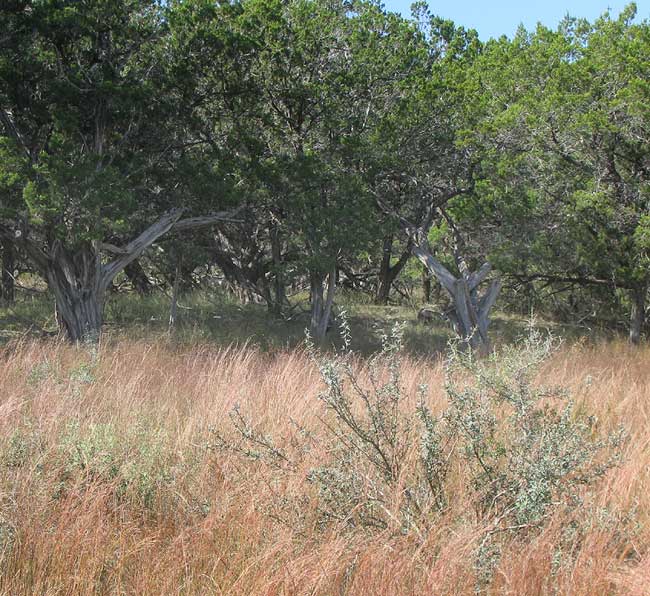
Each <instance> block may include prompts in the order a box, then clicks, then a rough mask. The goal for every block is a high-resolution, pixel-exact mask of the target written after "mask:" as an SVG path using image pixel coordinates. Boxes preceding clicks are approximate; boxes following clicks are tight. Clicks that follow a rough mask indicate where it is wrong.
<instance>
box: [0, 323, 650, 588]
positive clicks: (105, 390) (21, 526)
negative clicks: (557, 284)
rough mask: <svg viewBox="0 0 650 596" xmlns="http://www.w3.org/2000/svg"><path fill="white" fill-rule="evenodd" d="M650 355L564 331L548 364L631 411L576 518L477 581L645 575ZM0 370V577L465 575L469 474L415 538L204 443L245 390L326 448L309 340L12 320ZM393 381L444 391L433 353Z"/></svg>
mask: <svg viewBox="0 0 650 596" xmlns="http://www.w3.org/2000/svg"><path fill="white" fill-rule="evenodd" d="M649 358H650V350H649V349H647V348H643V349H639V350H631V349H629V348H628V347H627V346H626V345H625V344H623V343H618V342H612V343H609V344H606V345H605V344H599V345H597V346H593V345H592V346H588V345H580V344H575V345H573V346H566V347H565V348H564V349H563V351H561V352H560V353H559V354H557V355H555V357H554V359H553V361H552V362H551V363H550V364H549V365H548V368H547V369H546V371H545V374H544V377H545V378H548V379H551V381H552V382H553V383H557V384H559V385H562V386H565V387H567V388H568V389H569V390H570V391H571V392H572V393H573V395H574V397H575V399H576V401H577V404H578V406H579V408H580V409H583V410H584V411H587V412H592V413H594V414H595V415H596V417H597V426H598V428H599V429H602V430H604V431H607V430H610V429H613V428H615V427H616V426H617V425H619V424H620V423H623V424H624V425H625V426H626V427H627V428H628V429H629V433H630V440H629V441H628V443H627V446H626V447H625V454H624V455H625V457H624V463H623V465H621V466H619V467H617V468H615V469H613V470H611V471H610V472H609V473H608V474H607V476H606V477H605V478H604V479H603V480H602V481H601V482H600V483H599V484H598V485H597V487H596V492H595V494H594V496H593V499H592V500H591V501H590V502H589V503H588V504H587V506H586V508H585V509H583V510H582V511H580V512H579V515H578V516H579V517H580V518H581V519H580V523H582V524H583V526H582V527H584V528H586V530H585V531H584V532H582V533H580V534H579V536H578V535H573V534H571V532H570V529H571V528H572V527H573V525H572V524H574V523H575V522H576V520H574V519H568V518H567V517H565V516H564V515H563V514H561V513H557V514H556V515H555V516H554V517H553V518H552V519H551V520H550V521H549V523H548V524H547V525H546V526H545V529H544V530H543V531H542V532H540V533H538V534H535V535H533V536H531V537H530V538H528V539H525V540H521V539H515V538H513V539H512V540H511V541H507V542H506V544H505V546H504V552H503V553H502V556H501V558H500V562H499V563H498V567H497V569H496V571H495V574H494V576H493V579H492V582H491V584H489V586H487V587H486V591H485V593H487V594H517V595H523V594H526V595H529V594H530V595H535V594H540V595H542V594H566V595H572V596H580V595H584V596H587V595H588V596H599V595H602V596H605V595H611V594H632V595H638V596H641V595H644V594H647V586H648V585H650V550H648V547H649V546H650V529H649V527H648V525H647V522H648V512H650V491H649V490H648V489H649V488H650V486H649V482H648V481H649V479H650V425H649V424H648V422H649V420H648V419H649V417H650V405H649V404H650V369H649V368H648V366H647V362H648V359H649ZM358 366H359V367H363V366H365V365H364V364H363V360H360V361H359V364H358ZM0 383H1V386H2V388H3V391H2V394H1V395H0V467H1V469H2V472H1V473H0V544H1V546H0V552H1V554H0V564H1V565H2V573H1V574H0V593H1V594H6V595H7V596H9V595H11V596H19V595H23V594H24V595H27V594H47V595H58V594H60V595H63V594H66V595H69V594H84V595H85V594H165V595H166V594H183V595H197V596H198V595H201V596H203V595H209V594H214V595H217V594H229V595H240V594H241V595H252V594H268V595H276V594H278V595H279V594H284V595H304V594H313V595H322V596H330V595H334V594H354V595H376V594H390V595H392V594H395V595H402V594H403V595H409V594H454V595H464V594H467V595H469V594H474V593H475V587H476V571H475V561H476V548H477V544H478V541H479V540H480V536H481V531H482V529H481V526H480V522H479V521H477V520H476V519H474V517H473V516H472V515H471V507H469V506H468V505H469V504H468V502H467V500H466V499H465V496H466V495H464V494H463V492H462V488H461V485H460V484H459V485H458V487H459V488H458V492H457V493H456V494H454V495H452V497H453V498H452V499H450V506H449V507H448V509H447V510H446V511H445V512H444V513H443V514H442V515H441V517H440V519H439V520H438V523H437V524H436V525H435V526H434V527H433V528H432V530H431V531H430V532H429V533H428V534H427V535H426V536H425V537H420V538H417V537H414V536H413V535H410V534H409V535H403V534H401V533H400V532H395V531H394V529H393V530H389V529H387V530H382V531H368V530H362V529H357V530H354V529H353V530H350V529H349V528H347V529H346V528H344V527H336V526H332V527H323V526H320V525H319V524H317V523H314V522H311V521H310V520H312V518H313V514H314V507H316V503H317V495H315V494H314V487H313V486H312V485H311V484H310V483H308V482H307V480H306V473H305V474H292V475H287V476H286V477H285V476H282V474H280V475H278V474H273V475H271V474H269V472H268V469H267V468H265V467H264V466H262V465H258V464H256V463H255V462H252V463H250V464H246V463H245V462H242V459H241V458H239V457H237V456H236V455H235V454H232V453H228V452H223V451H215V450H214V449H212V448H211V445H212V444H213V442H214V434H213V430H212V429H219V430H220V431H221V432H224V433H227V432H229V429H230V428H231V425H230V421H229V418H228V412H229V411H231V409H232V408H233V406H234V405H235V404H239V406H240V408H241V411H242V412H243V413H245V415H246V416H249V417H250V419H251V421H252V424H253V425H254V427H255V429H256V430H258V431H260V432H268V433H270V434H273V436H275V437H278V438H279V439H278V440H279V441H280V443H281V445H282V446H284V447H287V448H289V447H290V446H291V445H293V444H294V441H295V439H296V437H297V433H298V432H299V429H301V428H307V429H312V430H313V432H314V433H315V437H314V441H315V442H314V448H313V449H312V450H311V452H310V453H309V454H308V457H307V460H308V461H307V462H306V463H305V466H309V465H313V464H314V463H320V462H323V461H327V460H328V459H329V458H331V457H332V454H331V453H328V452H326V451H323V448H322V444H321V443H320V442H319V441H318V433H319V431H318V429H319V428H322V425H321V424H320V422H319V421H320V418H321V416H322V409H321V404H320V402H319V401H318V399H317V394H318V393H319V392H320V391H321V390H322V383H321V380H320V376H319V374H318V371H317V370H316V369H315V366H314V364H313V362H312V361H311V360H310V359H309V358H308V357H307V356H306V355H305V354H304V353H303V352H302V351H300V350H296V349H286V350H282V349H276V350H274V351H273V352H267V351H263V350H261V349H260V348H258V347H251V346H248V347H246V346H240V347H230V348H227V347H218V346H215V345H213V344H211V343H208V342H204V343H200V342H197V341H195V342H194V343H193V344H192V345H186V344H180V345H179V343H178V342H176V341H174V340H172V339H169V338H167V339H165V338H162V336H161V337H160V338H159V339H157V340H156V341H152V340H151V339H124V338H122V339H121V340H120V341H112V340H111V341H108V342H106V343H104V344H102V345H101V346H100V347H99V348H97V349H93V350H90V351H88V350H86V349H83V348H75V347H72V346H68V345H65V344H63V343H60V342H57V341H55V340H34V339H31V338H23V339H21V340H18V341H13V342H9V343H8V344H7V345H6V346H5V347H4V348H3V349H2V351H1V352H0ZM403 383H404V388H405V392H406V393H407V394H408V395H412V396H415V395H416V394H417V390H418V386H419V385H420V384H421V383H426V384H428V386H429V387H430V391H429V395H428V400H429V402H430V406H431V408H432V409H433V410H434V411H437V410H440V408H442V407H443V405H444V401H445V394H444V388H443V385H444V378H443V371H442V368H441V365H440V364H437V363H435V362H433V361H431V360H430V359H425V360H423V359H421V358H418V357H411V358H408V359H407V360H406V361H405V364H404V370H403ZM459 473H462V469H460V470H459ZM278 499H279V501H278ZM296 499H297V500H296ZM301 499H302V501H300V500H301ZM278 502H282V503H289V504H290V503H295V502H303V503H304V505H302V506H301V507H302V509H301V512H302V515H303V522H302V523H300V524H287V523H285V521H284V520H283V519H282V516H278V515H276V514H275V513H274V512H277V504H278ZM314 519H315V518H314ZM626 520H627V521H626ZM559 545H564V546H565V548H564V549H563V550H561V551H560V550H559V549H558V546H559Z"/></svg>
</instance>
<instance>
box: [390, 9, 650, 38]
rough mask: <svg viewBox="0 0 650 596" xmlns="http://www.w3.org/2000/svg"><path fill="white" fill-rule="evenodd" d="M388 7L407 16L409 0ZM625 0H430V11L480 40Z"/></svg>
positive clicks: (640, 14) (646, 12)
mask: <svg viewBox="0 0 650 596" xmlns="http://www.w3.org/2000/svg"><path fill="white" fill-rule="evenodd" d="M383 2H384V5H385V7H386V9H387V10H390V11H395V12H401V13H402V14H403V15H404V16H410V14H411V3H412V0H383ZM627 4H629V2H628V1H626V0H624V1H619V0H538V1H536V2H527V1H526V0H521V1H519V2H517V1H516V0H447V1H446V2H444V1H443V2H441V1H439V0H438V1H436V0H429V6H430V7H431V12H432V13H433V14H437V15H439V16H441V17H445V18H447V19H451V20H452V21H454V22H455V23H456V24H457V25H463V26H464V27H465V28H467V29H476V30H477V31H478V33H479V37H480V38H481V39H482V40H484V41H485V40H488V39H489V38H490V37H500V36H501V35H507V36H508V37H512V36H513V35H514V33H515V31H516V30H517V27H518V26H519V25H520V24H521V23H523V25H524V26H525V27H526V29H533V28H534V27H535V25H536V24H537V23H538V22H541V23H543V24H544V25H546V26H548V27H552V28H553V27H555V26H556V25H557V24H558V23H559V21H561V20H562V18H563V17H564V16H566V14H567V13H568V14H570V15H571V16H574V17H586V18H587V19H589V20H590V21H593V20H594V19H595V18H597V17H598V16H600V15H601V14H602V13H603V12H605V11H606V10H607V9H608V8H609V9H610V13H611V14H612V15H618V13H619V12H620V11H621V10H622V9H623V8H624V7H625V6H626V5H627ZM636 5H637V9H638V10H637V20H641V19H649V18H650V0H637V2H636Z"/></svg>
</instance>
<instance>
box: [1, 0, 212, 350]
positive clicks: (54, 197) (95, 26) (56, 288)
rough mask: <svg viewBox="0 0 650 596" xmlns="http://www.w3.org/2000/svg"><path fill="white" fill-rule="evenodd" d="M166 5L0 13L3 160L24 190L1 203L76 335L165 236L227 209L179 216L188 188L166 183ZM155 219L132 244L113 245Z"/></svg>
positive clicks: (35, 7) (140, 0) (28, 5)
mask: <svg viewBox="0 0 650 596" xmlns="http://www.w3.org/2000/svg"><path fill="white" fill-rule="evenodd" d="M162 11H163V8H162V7H161V6H160V5H159V3H157V2H155V1H153V0H118V1H116V2H111V3H106V2H100V1H99V0H86V1H84V2H81V3H75V4H67V3H51V2H40V1H28V0H24V1H15V2H11V3H9V6H5V7H4V8H3V9H2V11H1V12H0V29H1V30H2V31H3V35H2V36H1V37H0V44H1V48H0V49H1V52H0V56H1V58H0V124H1V126H2V128H1V133H2V137H1V138H0V141H1V143H2V145H1V147H2V151H3V154H6V155H8V156H9V158H10V159H9V160H8V162H6V163H3V166H2V167H3V171H4V176H5V177H7V176H11V177H14V178H17V182H16V185H18V186H19V187H20V191H21V192H20V193H16V194H15V195H14V196H13V198H12V200H11V201H10V202H9V203H8V204H4V205H3V209H2V213H1V214H0V218H1V219H0V235H1V236H2V238H3V239H4V240H5V241H9V242H11V243H13V244H14V245H16V246H17V247H19V248H20V249H21V250H22V252H23V253H24V254H25V255H26V256H27V257H28V258H29V259H30V260H31V261H32V263H33V264H34V265H35V266H36V268H37V269H38V270H39V272H40V273H41V274H42V275H43V277H44V278H45V279H46V280H47V283H48V286H49V288H50V290H51V292H52V293H53V295H54V297H55V300H56V306H57V315H58V317H59V320H60V322H61V324H62V326H63V328H64V330H65V332H66V333H67V335H68V337H69V338H70V339H72V340H79V339H84V338H96V337H97V336H98V335H99V332H100V329H101V325H102V312H103V304H104V301H105V295H106V291H107V289H108V287H109V285H110V284H111V283H112V281H113V279H114V278H115V276H116V275H117V274H118V273H119V272H120V271H121V270H122V269H124V268H125V267H126V266H128V265H129V264H130V263H132V262H133V261H134V260H135V259H137V258H138V257H139V256H140V255H141V254H142V252H143V251H144V250H145V249H146V248H147V247H148V246H150V245H151V244H152V243H153V242H155V241H156V240H157V239H158V238H159V237H160V236H162V235H163V234H165V233H167V232H169V231H170V230H172V229H177V230H178V229H188V228H189V227H191V226H192V225H198V224H201V223H209V222H213V221H216V220H221V219H223V217H224V215H223V214H220V215H216V216H214V217H212V218H211V219H208V220H206V219H189V220H188V219H186V220H183V221H181V215H182V213H183V208H182V207H179V206H178V205H179V203H181V202H182V201H181V199H182V196H179V195H178V193H174V192H173V189H172V188H170V187H169V186H165V185H164V184H163V183H162V182H163V181H164V179H165V177H166V176H165V175H163V174H162V170H164V169H165V165H166V164H165V159H166V157H167V156H168V154H169V152H170V150H171V148H170V144H172V143H170V138H169V136H167V135H166V134H165V131H166V126H165V123H166V121H167V120H168V119H169V118H170V117H171V116H173V110H172V109H171V108H170V106H169V104H168V103H167V100H168V98H169V97H168V94H166V93H159V92H160V91H161V90H165V88H166V85H165V84H164V83H165V82H164V80H163V75H164V72H163V69H162V67H161V64H162V63H163V62H162V61H161V60H160V57H161V56H160V48H161V45H162V44H163V41H164V40H165V36H166V24H165V19H164V18H163V12H162ZM167 173H168V171H167V172H165V174H167ZM146 220H149V225H147V226H142V227H144V228H145V229H144V231H142V232H141V233H140V234H138V235H135V237H134V238H133V240H131V241H130V242H127V243H125V244H123V245H122V246H120V247H116V246H113V245H111V244H110V243H109V242H107V239H109V238H112V237H114V236H115V235H116V234H117V235H120V236H127V237H128V236H130V235H131V234H133V233H134V231H135V230H136V229H137V228H136V225H137V223H138V222H142V221H146ZM151 220H155V221H154V223H151ZM134 222H135V225H134ZM142 227H141V228H140V229H142ZM103 255H110V258H109V259H108V260H106V259H105V258H104V257H103Z"/></svg>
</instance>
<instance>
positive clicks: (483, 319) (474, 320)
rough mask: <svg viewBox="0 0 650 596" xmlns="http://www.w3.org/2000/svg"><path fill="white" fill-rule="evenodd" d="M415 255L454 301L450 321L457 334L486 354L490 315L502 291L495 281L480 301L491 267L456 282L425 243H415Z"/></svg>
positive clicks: (498, 283) (483, 268)
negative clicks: (482, 288)
mask: <svg viewBox="0 0 650 596" xmlns="http://www.w3.org/2000/svg"><path fill="white" fill-rule="evenodd" d="M413 253H414V254H415V256H416V257H417V258H418V259H419V260H420V262H421V263H422V264H423V265H424V266H425V267H426V268H427V270H428V271H429V272H430V273H431V274H432V275H434V276H435V277H436V279H437V280H438V281H439V282H440V284H441V285H442V287H443V288H444V289H445V290H446V291H447V293H448V294H449V296H450V297H451V300H452V304H453V306H454V313H453V315H451V316H450V319H451V320H452V321H453V322H454V327H455V330H456V333H457V334H458V335H459V336H460V338H461V339H462V341H463V342H464V343H465V344H466V345H468V346H469V347H471V348H472V349H475V350H478V351H481V352H487V351H488V350H489V349H490V342H489V337H488V327H489V325H490V311H491V310H492V307H493V306H494V303H495V302H496V299H497V296H498V295H499V291H500V290H501V283H500V282H499V281H498V280H494V281H492V283H491V284H490V286H489V287H488V289H487V290H486V291H485V293H484V294H483V295H482V296H481V297H479V295H478V287H479V285H480V284H481V282H482V281H483V280H484V279H485V278H486V277H487V275H488V273H489V272H490V269H491V267H490V264H489V263H484V264H483V266H482V267H481V268H480V269H479V270H478V271H476V272H474V273H472V272H470V271H469V270H466V269H463V271H461V277H459V278H456V277H455V276H454V275H452V273H451V272H450V271H449V270H448V269H447V268H446V267H445V266H444V265H443V264H442V263H440V262H439V261H438V260H437V259H436V258H435V257H434V256H433V255H432V254H431V251H430V250H429V247H428V244H427V243H426V242H423V241H422V242H418V241H414V245H413Z"/></svg>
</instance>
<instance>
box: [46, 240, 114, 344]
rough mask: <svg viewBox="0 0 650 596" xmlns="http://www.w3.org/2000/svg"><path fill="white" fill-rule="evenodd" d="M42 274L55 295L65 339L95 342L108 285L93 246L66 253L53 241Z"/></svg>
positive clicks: (84, 246) (99, 328)
mask: <svg viewBox="0 0 650 596" xmlns="http://www.w3.org/2000/svg"><path fill="white" fill-rule="evenodd" d="M45 277H46V279H47V285H48V287H49V288H50V291H51V292H52V293H53V294H54V300H55V304H56V315H57V320H58V322H59V326H60V328H61V329H62V330H63V331H64V332H65V334H66V336H67V337H68V339H70V340H71V341H74V342H78V341H97V340H98V339H99V334H100V332H101V327H102V320H103V309H104V296H105V293H106V287H107V286H106V285H104V284H103V283H102V279H101V262H100V259H99V254H98V252H97V251H96V250H95V248H94V247H93V245H91V244H89V243H86V244H84V245H83V246H81V247H78V248H76V249H75V250H74V252H72V251H70V252H69V251H66V249H65V248H64V247H63V246H62V245H61V244H60V243H58V242H55V244H54V246H53V250H52V256H51V259H50V261H49V264H48V267H47V269H46V271H45ZM111 281H112V280H111Z"/></svg>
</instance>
